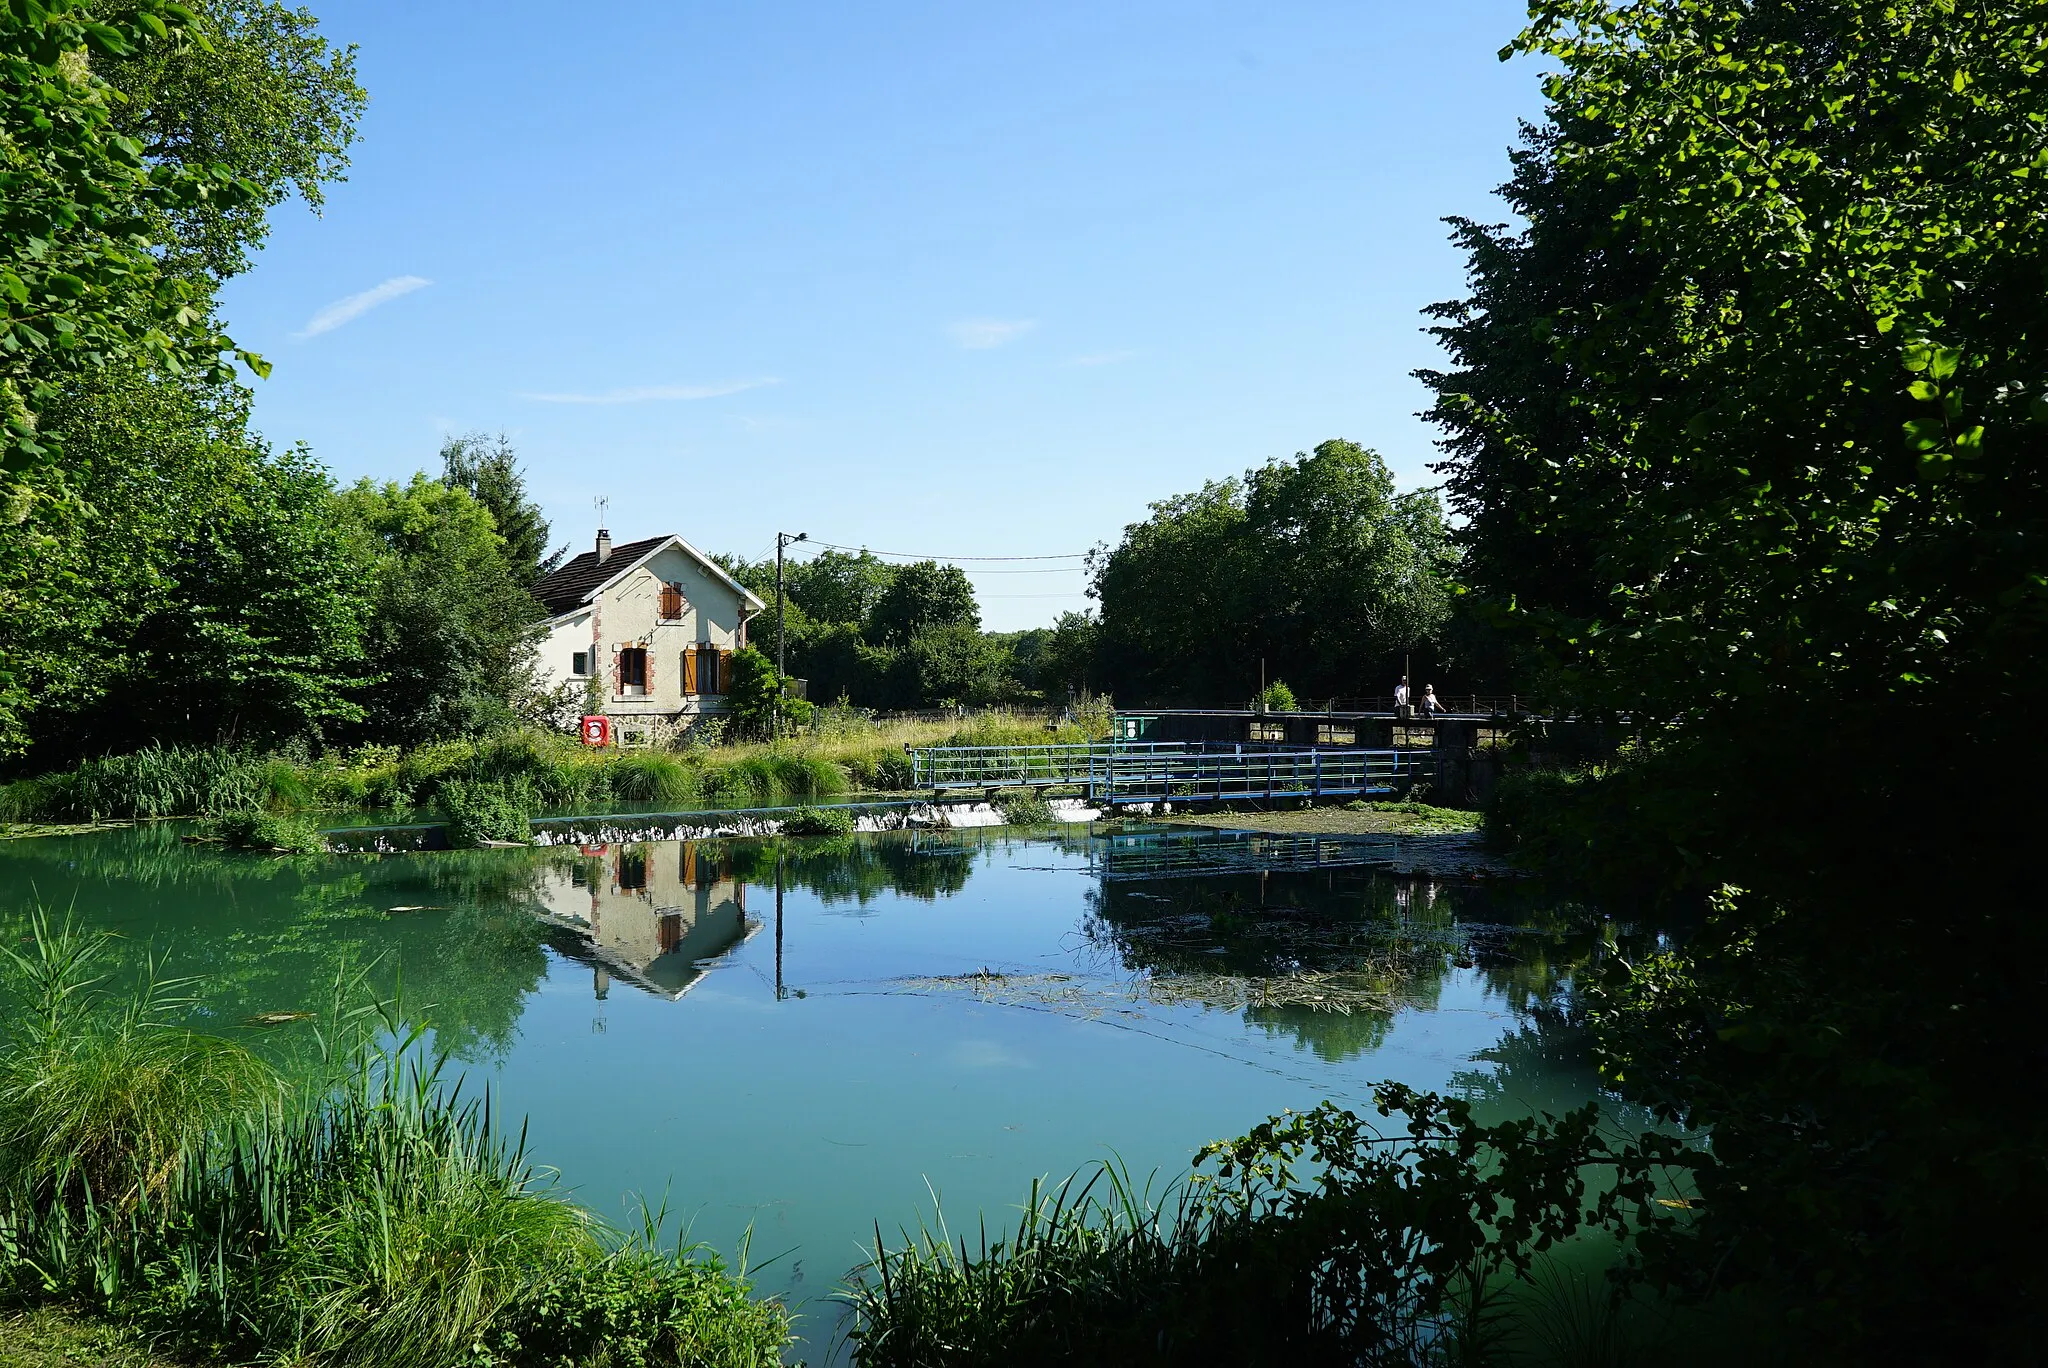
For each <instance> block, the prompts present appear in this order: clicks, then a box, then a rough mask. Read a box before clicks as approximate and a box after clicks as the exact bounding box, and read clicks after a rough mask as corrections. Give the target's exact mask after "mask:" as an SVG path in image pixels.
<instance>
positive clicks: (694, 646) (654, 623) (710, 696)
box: [533, 531, 767, 745]
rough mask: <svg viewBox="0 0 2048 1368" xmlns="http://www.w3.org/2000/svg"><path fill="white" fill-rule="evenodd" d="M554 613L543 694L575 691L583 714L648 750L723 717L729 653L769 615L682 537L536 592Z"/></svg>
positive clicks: (571, 573) (545, 583) (629, 545)
mask: <svg viewBox="0 0 2048 1368" xmlns="http://www.w3.org/2000/svg"><path fill="white" fill-rule="evenodd" d="M533 593H534V597H535V598H537V599H539V600H540V601H541V605H542V606H543V607H544V608H546V609H547V612H548V621H547V628H546V635H545V636H543V637H542V638H541V641H540V644H539V646H538V647H537V648H536V649H537V650H538V653H539V657H540V659H539V666H540V675H541V679H542V682H543V684H544V685H545V686H546V687H548V688H556V687H559V686H561V685H563V684H568V685H571V686H572V687H573V689H574V690H575V691H576V694H577V701H575V702H574V703H573V704H572V706H573V708H574V709H575V710H576V711H577V712H579V713H581V712H586V711H587V712H591V713H597V714H602V715H604V716H607V717H610V718H611V719H612V727H613V730H614V731H615V732H616V733H617V734H618V736H619V737H620V739H621V740H622V741H624V742H626V743H627V744H629V745H630V744H636V743H637V744H646V743H650V742H654V741H659V740H661V739H664V738H665V737H667V736H668V735H671V734H673V733H674V732H677V731H680V730H684V729H686V728H688V727H689V726H691V725H692V724H693V723H695V722H696V721H697V720H698V719H699V718H701V717H706V716H710V715H712V714H716V713H720V712H723V711H724V710H725V691H726V684H727V681H728V678H729V677H730V675H731V670H732V653H733V652H734V651H737V650H739V649H741V648H742V647H744V646H745V645H746V644H747V620H748V619H749V618H751V617H752V616H753V615H754V614H756V613H759V612H760V611H762V610H763V609H764V608H765V607H766V606H767V605H766V604H764V603H762V601H761V600H760V599H758V598H756V597H755V596H754V595H753V594H751V593H749V592H748V591H747V589H746V588H745V587H743V586H742V585H741V584H740V583H739V582H738V581H737V580H735V579H734V578H733V577H732V576H730V575H728V574H726V573H725V571H724V570H723V569H721V568H720V567H719V565H718V563H717V562H716V561H713V560H712V559H711V557H709V556H707V555H705V554H704V553H703V552H702V551H699V550H698V549H697V548H696V547H694V546H692V545H690V544H689V543H688V542H686V541H684V540H683V539H682V538H681V537H677V536H664V537H649V538H647V539H646V540H645V541H635V542H626V543H624V544H623V545H620V546H613V545H612V538H611V533H610V532H607V531H599V532H598V534H597V545H596V547H595V549H593V550H590V551H585V552H584V553H583V554H582V555H580V556H578V557H576V558H575V559H574V560H572V561H569V562H568V563H567V564H565V565H563V566H562V567H561V568H559V569H557V570H555V571H554V572H553V573H552V574H549V575H547V576H546V577H545V578H543V579H542V580H541V581H540V583H539V584H537V585H535V586H534V591H533Z"/></svg>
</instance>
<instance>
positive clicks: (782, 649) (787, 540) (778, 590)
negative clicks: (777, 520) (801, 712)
mask: <svg viewBox="0 0 2048 1368" xmlns="http://www.w3.org/2000/svg"><path fill="white" fill-rule="evenodd" d="M810 539H811V534H810V533H808V532H793V533H792V532H777V533H776V534H775V735H776V736H777V737H778V738H779V737H780V736H781V735H782V687H783V685H782V674H783V669H784V662H785V660H786V659H787V651H786V642H785V641H784V639H783V630H782V624H783V617H784V614H783V611H782V594H783V590H782V552H783V548H785V547H787V546H789V545H790V544H792V543H794V542H800V541H809V540H810Z"/></svg>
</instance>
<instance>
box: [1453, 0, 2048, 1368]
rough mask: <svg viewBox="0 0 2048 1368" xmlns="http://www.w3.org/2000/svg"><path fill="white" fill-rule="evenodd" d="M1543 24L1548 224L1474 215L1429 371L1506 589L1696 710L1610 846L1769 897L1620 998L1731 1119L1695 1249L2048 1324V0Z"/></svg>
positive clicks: (1948, 1334)
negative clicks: (2020, 1217)
mask: <svg viewBox="0 0 2048 1368" xmlns="http://www.w3.org/2000/svg"><path fill="white" fill-rule="evenodd" d="M1515 50H1520V51H1525V52H1530V53H1536V54H1540V55H1542V56H1543V57H1544V58H1545V59H1546V60H1547V61H1548V62H1549V63H1551V64H1552V65H1553V68H1554V74H1553V75H1552V76H1550V77H1549V78H1548V80H1547V82H1546V91H1547V94H1548V97H1549V101H1550V109H1549V115H1548V118H1547V120H1546V121H1545V123H1544V124H1543V125H1542V126H1540V127H1538V128H1536V129H1534V130H1532V131H1531V134H1530V136H1529V137H1528V139H1527V141H1526V142H1525V144H1524V146H1523V147H1522V148H1521V150H1520V151H1519V152H1518V153H1517V155H1516V158H1515V169H1514V178H1513V180H1512V181H1511V182H1510V183H1509V185H1508V186H1507V187H1506V188H1505V192H1504V193H1505V195H1506V198H1507V200H1508V202H1509V204H1510V205H1511V206H1512V208H1513V209H1514V210H1515V211H1516V213H1517V214H1518V215H1519V216H1520V218H1521V219H1522V226H1520V227H1518V228H1504V227H1486V226H1482V225H1478V224H1474V223H1461V224H1459V225H1458V235H1459V237H1460V239H1461V240H1462V241H1463V242H1464V244H1465V245H1466V247H1467V248H1468V250H1469V251H1470V253H1471V275H1472V287H1473V288H1472V294H1471V296H1470V297H1469V298H1468V299H1466V300H1463V301H1459V302H1457V303H1454V304H1451V305H1446V306H1443V307H1442V308H1441V309H1439V310H1438V314H1439V319H1440V323H1441V328H1440V333H1439V335H1440V336H1441V338H1442V339H1443V341H1444V344H1445V346H1446V347H1447V349H1448V350H1449V352H1450V354H1451V357H1452V366H1451V368H1450V369H1447V370H1445V371H1443V372H1440V373H1432V374H1427V375H1425V377H1424V378H1425V380H1427V382H1428V383H1429V384H1430V385H1431V386H1432V387H1433V388H1434V389H1435V391H1436V395H1437V402H1436V406H1435V409H1434V415H1435V417H1436V419H1437V420H1438V421H1439V422H1440V423H1441V424H1443V426H1444V428H1445V431H1446V434H1447V447H1448V453H1449V464H1448V474H1449V476H1450V483H1449V489H1450V494H1451V500H1452V505H1453V508H1454V509H1455V510H1456V511H1457V512H1458V513H1460V514H1462V515H1464V517H1465V518H1466V519H1467V523H1466V534H1465V535H1466V540H1467V546H1468V550H1469V554H1468V558H1467V561H1466V570H1465V573H1466V575H1467V576H1468V578H1469V580H1470V582H1471V583H1472V584H1473V585H1474V586H1475V587H1477V588H1478V589H1479V590H1480V591H1481V592H1482V593H1484V594H1486V595H1487V596H1488V597H1490V598H1491V600H1492V601H1493V603H1494V605H1495V607H1496V608H1497V610H1499V611H1500V612H1501V613H1502V614H1504V615H1505V617H1506V620H1507V621H1509V622H1511V623H1518V624H1520V625H1521V626H1522V627H1523V628H1524V629H1526V630H1527V632H1528V633H1529V636H1530V639H1531V640H1533V641H1535V642H1536V643H1538V644H1539V645H1540V647H1541V648H1542V649H1543V650H1544V652H1545V653H1546V654H1547V655H1548V657H1549V659H1550V661H1551V663H1552V665H1553V667H1554V669H1555V678H1556V680H1557V681H1558V686H1559V687H1561V688H1562V689H1564V690H1565V691H1566V692H1567V694H1568V696H1570V697H1572V698H1573V699H1574V700H1575V701H1576V702H1577V703H1579V704H1580V705H1581V706H1583V707H1587V708H1590V709H1597V710H1606V711H1609V712H1613V713H1628V714H1632V715H1633V716H1634V718H1635V719H1636V721H1637V724H1638V725H1639V726H1640V727H1642V728H1643V729H1644V730H1645V731H1646V732H1647V733H1648V734H1649V739H1650V740H1651V741H1652V742H1653V743H1654V750H1653V751H1652V752H1651V755H1650V758H1648V759H1646V760H1644V761H1641V762H1639V763H1637V764H1633V765H1625V766H1623V767H1621V768H1620V769H1618V770H1617V771H1615V772H1614V773H1613V775H1611V776H1610V777H1609V778H1608V779H1606V780H1604V781H1601V782H1599V783H1593V784H1583V785H1579V786H1578V787H1577V789H1576V795H1574V794H1573V793H1564V794H1560V795H1559V799H1560V801H1559V803H1558V804H1557V807H1558V809H1559V811H1560V812H1561V813H1562V815H1563V817H1564V818H1565V819H1567V820H1568V821H1570V820H1574V819H1573V813H1574V812H1575V811H1576V812H1578V813H1579V817H1580V818H1581V819H1582V820H1577V825H1576V826H1575V827H1573V828H1572V829H1571V833H1570V834H1571V836H1572V843H1573V845H1574V846H1575V848H1577V849H1579V850H1582V851H1584V850H1590V851H1593V852H1594V853H1595V854H1596V855H1597V854H1598V852H1599V851H1601V850H1603V849H1614V850H1617V851H1618V852H1621V853H1626V851H1627V850H1629V849H1634V850H1638V851H1641V850H1650V849H1658V850H1661V851H1662V852H1663V853H1664V854H1665V856H1666V857H1668V861H1669V864H1670V865H1671V867H1673V868H1675V869H1678V870H1681V871H1684V872H1687V873H1689V874H1690V877H1691V878H1692V879H1694V880H1695V881H1697V882H1703V883H1708V884H1712V883H1717V882H1726V883H1728V884H1733V885H1740V886H1742V887H1743V888H1744V889H1746V890H1748V891H1747V892H1746V893H1741V894H1734V893H1731V894H1729V895H1727V896H1724V897H1723V898H1721V899H1719V900H1718V901H1717V902H1716V903H1715V904H1714V909H1713V913H1712V915H1711V916H1710V917H1709V918H1708V920H1707V922H1706V925H1705V928H1704V929H1703V930H1702V931H1701V932H1700V933H1699V934H1698V935H1697V936H1695V937H1694V938H1693V939H1692V940H1691V941H1690V943H1689V944H1688V945H1687V947H1686V948H1685V950H1684V951H1683V952H1682V953H1679V954H1674V955H1670V956H1664V957H1659V958H1657V959H1655V960H1653V961H1651V962H1649V963H1647V964H1642V965H1638V966H1637V967H1636V970H1635V973H1634V974H1633V975H1632V976H1631V977H1630V978H1629V979H1627V980H1626V981H1625V982H1623V983H1620V984H1616V985H1611V986H1610V989H1609V991H1608V994H1607V996H1606V997H1605V998H1604V1000H1603V1001H1604V1005H1603V1006H1602V1009H1601V1017H1602V1020H1603V1022H1604V1040H1605V1049H1606V1050H1607V1052H1608V1060H1609V1064H1610V1067H1611V1068H1612V1069H1613V1071H1614V1072H1615V1074H1616V1075H1617V1076H1619V1077H1620V1078H1621V1079H1623V1080H1624V1081H1625V1083H1626V1084H1627V1085H1628V1086H1629V1087H1631V1088H1635V1089H1639V1090H1641V1091H1642V1092H1643V1093H1644V1094H1645V1095H1647V1096H1649V1097H1651V1098H1653V1099H1654V1100H1656V1101H1658V1102H1659V1103H1660V1104H1661V1105H1663V1106H1664V1107H1665V1108H1666V1109H1667V1110H1668V1111H1669V1113H1670V1114H1672V1115H1674V1116H1682V1117H1685V1118H1687V1119H1689V1120H1691V1121H1693V1122H1695V1123H1701V1124H1708V1125H1711V1126H1713V1128H1714V1132H1715V1154H1716V1158H1717V1160H1718V1161H1719V1163H1718V1166H1717V1167H1715V1168H1712V1169H1710V1170H1709V1171H1708V1172H1707V1174H1706V1175H1705V1178H1704V1180H1703V1181H1704V1202H1703V1203H1702V1206H1703V1215H1702V1216H1701V1217H1700V1218H1699V1220H1698V1222H1697V1228H1696V1235H1697V1238H1696V1240H1695V1241H1693V1242H1692V1243H1691V1244H1689V1245H1688V1246H1687V1248H1688V1249H1689V1250H1690V1252H1691V1253H1692V1254H1693V1255H1696V1256H1697V1257H1696V1258H1695V1259H1693V1260H1692V1261H1690V1262H1689V1263H1687V1262H1686V1261H1683V1260H1681V1261H1680V1263H1679V1265H1678V1266H1679V1267H1681V1268H1684V1269H1686V1270H1688V1271H1689V1272H1690V1273H1691V1274H1692V1275H1694V1276H1696V1277H1698V1278H1699V1279H1700V1280H1701V1281H1702V1282H1703V1283H1704V1282H1706V1281H1708V1280H1719V1281H1722V1282H1726V1281H1729V1280H1743V1279H1753V1280H1756V1281H1758V1282H1762V1283H1765V1284H1767V1285H1769V1286H1771V1287H1772V1288H1773V1289H1774V1291H1775V1292H1779V1293H1789V1294H1793V1295H1797V1296H1800V1297H1801V1298H1802V1300H1803V1309H1802V1314H1803V1315H1805V1316H1806V1317H1808V1319H1809V1322H1810V1323H1814V1324H1816V1325H1818V1326H1820V1327H1822V1328H1823V1329H1824V1331H1825V1334H1826V1336H1827V1337H1829V1338H1831V1339H1832V1341H1833V1350H1832V1351H1833V1352H1839V1353H1840V1354H1841V1355H1843V1356H1844V1357H1848V1358H1860V1359H1861V1360H1862V1361H1870V1359H1871V1356H1873V1355H1874V1356H1878V1357H1885V1356H1889V1357H1890V1358H1893V1359H1900V1360H1922V1359H1925V1360H1929V1361H1931V1360H1933V1359H1934V1358H1936V1357H1937V1356H1942V1357H1947V1358H1968V1359H1975V1360H1981V1361H1995V1360H1998V1359H2001V1358H2006V1357H2020V1356H2024V1355H2025V1354H2026V1353H2028V1352H2031V1350H2032V1345H2033V1344H2034V1343H2035V1342H2036V1341H2034V1340H2030V1339H2028V1338H2027V1336H2029V1335H2037V1334H2038V1328H2039V1325H2040V1324H2041V1320H2042V1317H2043V1316H2044V1314H2048V1312H2044V1307H2048V1269H2044V1267H2043V1263H2044V1261H2043V1259H2042V1257H2041V1255H2040V1251H2039V1246H2038V1241H2036V1240H2034V1239H2033V1237H2032V1236H2031V1235H2030V1234H2026V1235H2023V1234H2020V1233H2019V1232H2016V1231H2014V1230H2013V1229H2012V1228H2011V1222H2010V1221H2009V1219H2008V1214H2007V1213H2009V1212H2011V1211H2014V1210H2033V1209H2038V1208H2039V1207H2040V1206H2042V1205H2043V1204H2044V1203H2048V1181H2044V1179H2043V1176H2042V1170H2041V1169H2040V1166H2039V1164H2038V1155H2039V1154H2040V1152H2041V1149H2042V1146H2043V1144H2044V1143H2048V1118H2044V1114H2043V1109H2042V1108H2041V1106H2040V1105H2039V1102H2038V1099H2036V1098H2034V1097H2033V1096H2032V1095H2031V1094H2029V1095H2028V1096H2027V1097H2026V1098H2024V1099H2022V1100H2020V1101H2018V1102H2017V1103H2015V1102H2014V1100H2013V1099H2012V1094H2011V1089H2010V1086H2009V1078H2010V1074H2009V1069H2010V1061H2011V1058H2012V1056H2011V1054H2010V1052H2011V1050H2012V1049H2013V1044H2012V1042H2014V1041H2016V1040H2022V1039H2031V1038H2033V1035H2034V1034H2035V1027H2034V1023H2033V1016H2034V1013H2035V1011H2036V1009H2037V1004H2038V1001H2039V997H2040V993H2041V990H2042V985H2041V981H2040V972H2039V967H2038V966H2039V965H2040V964H2041V963H2042V961H2043V958H2044V955H2048V943H2044V940H2043V932H2042V923H2041V919H2040V918H2039V917H2038V916H2036V915H2035V914H2034V912H2033V908H2032V904H2033V903H2034V902H2036V901H2038V894H2037V890H2035V889H2034V888H2033V887H2032V886H2031V884H2030V882H2029V876H2028V875H2027V874H2026V872H2025V871H2022V870H2021V869H2020V868H2019V863H2018V861H2017V860H2015V859H2014V858H2013V852H2015V851H2017V850H2019V849H2022V848H2024V847H2025V846H2026V845H2027V844H2028V843H2029V842H2030V840H2031V837H2032V835H2033V832H2032V826H2033V813H2034V811H2035V809H2036V807H2037V805H2026V804H2015V805H2011V806H1999V805H1987V804H1986V803H1985V802H1983V801H1982V797H1983V796H1984V795H1988V794H1991V793H1994V792H1999V791H2006V792H2010V791H2011V790H2010V788H2009V784H2010V781H2011V779H2012V777H2013V776H2015V775H2023V774H2033V773H2037V772H2038V771H2039V770H2040V769H2041V767H2042V762H2043V760H2044V759H2048V754H2044V747H2043V744H2042V741H2041V738H2040V730H2039V723H2038V719H2039V716H2040V715H2041V711H2042V706H2043V704H2044V703H2048V697H2044V693H2048V689H2044V685H2048V674H2044V672H2043V671H2042V669H2041V667H2040V654H2041V649H2042V645H2043V640H2044V634H2043V629H2044V627H2048V553H2044V549H2043V542H2044V538H2048V460H2044V457H2048V403H2044V400H2048V390H2044V385H2048V293H2044V291H2043V289H2042V282H2043V280H2044V279H2048V11H2044V9H2043V8H2042V7H2041V6H2040V5H2039V4H2038V3H2033V2H2032V0H1833V2H1831V3H1819V2H1818V0H1637V2H1636V3H1612V2H1611V0H1538V3H1537V4H1535V5H1534V6H1533V7H1532V22H1531V25H1530V27H1529V29H1528V30H1527V31H1526V32H1525V33H1524V34H1523V36H1522V37H1521V39H1520V40H1519V41H1518V43H1517V44H1516V45H1515ZM1587 804H1591V806H1587ZM1994 947H1995V949H1994ZM1653 1252H1654V1251H1653ZM1670 1267H1671V1265H1667V1271H1669V1268H1670ZM2027 1327H2032V1328H2031V1329H2029V1328H2027ZM2015 1336H2016V1337H2015ZM2022 1346H2025V1347H2022Z"/></svg>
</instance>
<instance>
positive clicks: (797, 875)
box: [730, 832, 991, 906]
mask: <svg viewBox="0 0 2048 1368" xmlns="http://www.w3.org/2000/svg"><path fill="white" fill-rule="evenodd" d="M730 844H731V847H732V861H733V869H734V870H735V873H736V876H737V877H739V878H742V879H745V880H746V881H747V882H748V883H751V884H758V885H763V886H766V887H770V888H772V887H774V885H775V879H776V862H777V859H778V857H779V858H780V860H781V865H782V873H781V877H782V882H783V886H784V887H785V888H801V889H803V890H805V891H806V892H809V893H813V894H815V895H817V897H818V898H819V900H820V901H822V902H825V903H838V902H854V903H859V904H861V905H863V906H865V905H866V904H868V903H870V902H872V901H874V900H875V899H876V898H878V897H880V896H881V895H883V894H885V893H893V894H898V895H900V896H903V897H907V898H916V899H919V900H920V901H923V902H933V901H936V900H937V899H939V898H945V897H951V896H952V895H953V894H955V893H958V892H959V891H960V890H961V889H963V888H965V887H966V886H967V880H968V878H969V877H970V876H971V875H972V874H973V873H974V864H975V860H976V859H977V858H978V857H979V856H980V854H981V852H982V851H983V850H984V849H986V848H987V847H988V846H989V845H990V844H991V843H990V842H989V841H987V840H986V839H976V838H975V837H973V836H972V835H971V834H970V833H963V832H948V833H945V834H943V835H938V834H926V833H916V832H913V833H895V832H875V833H864V834H861V835H857V836H838V837H794V838H739V837H735V838H733V839H732V840H731V842H730Z"/></svg>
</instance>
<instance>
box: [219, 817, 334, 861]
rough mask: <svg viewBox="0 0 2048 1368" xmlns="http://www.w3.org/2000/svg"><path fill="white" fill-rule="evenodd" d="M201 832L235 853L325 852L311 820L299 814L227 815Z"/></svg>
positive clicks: (295, 853)
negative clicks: (228, 846) (213, 837)
mask: <svg viewBox="0 0 2048 1368" xmlns="http://www.w3.org/2000/svg"><path fill="white" fill-rule="evenodd" d="M204 829H205V830H206V832H207V833H208V834H209V835H212V836H216V837H218V838H219V839H220V840H222V841H225V842H226V843H227V844H228V845H231V846H233V847H235V848H236V849H237V850H264V851H271V852H274V853H276V854H281V855H317V854H319V853H320V852H321V851H324V850H326V849H327V842H326V841H325V840H324V839H323V838H322V837H321V835H320V831H319V829H318V828H317V827H315V826H314V825H313V822H312V819H311V818H309V817H306V816H304V815H302V814H300V813H278V812H231V813H229V814H228V815H227V816H225V817H216V818H214V819H213V820H212V821H210V822H208V823H206V825H205V828H204Z"/></svg>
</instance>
